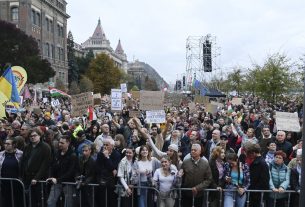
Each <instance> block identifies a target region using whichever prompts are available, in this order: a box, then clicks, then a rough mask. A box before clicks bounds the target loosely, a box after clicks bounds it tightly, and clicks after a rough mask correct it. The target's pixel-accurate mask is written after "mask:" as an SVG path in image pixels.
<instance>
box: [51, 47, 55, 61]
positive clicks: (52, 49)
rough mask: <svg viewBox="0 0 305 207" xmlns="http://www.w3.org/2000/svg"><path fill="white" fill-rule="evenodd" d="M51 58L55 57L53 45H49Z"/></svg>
mask: <svg viewBox="0 0 305 207" xmlns="http://www.w3.org/2000/svg"><path fill="white" fill-rule="evenodd" d="M51 58H55V47H54V45H51Z"/></svg>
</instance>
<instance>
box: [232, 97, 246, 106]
mask: <svg viewBox="0 0 305 207" xmlns="http://www.w3.org/2000/svg"><path fill="white" fill-rule="evenodd" d="M242 100H243V99H242V98H233V99H232V101H231V103H232V105H243V103H242Z"/></svg>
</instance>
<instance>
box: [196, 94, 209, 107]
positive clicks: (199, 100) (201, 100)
mask: <svg viewBox="0 0 305 207" xmlns="http://www.w3.org/2000/svg"><path fill="white" fill-rule="evenodd" d="M194 102H195V103H200V104H204V105H206V104H208V103H209V97H208V96H198V95H197V96H195V98H194Z"/></svg>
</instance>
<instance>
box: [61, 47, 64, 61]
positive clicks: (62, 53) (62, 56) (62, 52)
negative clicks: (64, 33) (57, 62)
mask: <svg viewBox="0 0 305 207" xmlns="http://www.w3.org/2000/svg"><path fill="white" fill-rule="evenodd" d="M60 54H61V60H65V54H64V49H63V48H61V49H60Z"/></svg>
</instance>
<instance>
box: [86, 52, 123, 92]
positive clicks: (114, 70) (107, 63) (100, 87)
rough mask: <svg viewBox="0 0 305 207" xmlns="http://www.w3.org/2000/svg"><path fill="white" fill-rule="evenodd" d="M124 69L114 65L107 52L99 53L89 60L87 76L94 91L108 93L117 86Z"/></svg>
mask: <svg viewBox="0 0 305 207" xmlns="http://www.w3.org/2000/svg"><path fill="white" fill-rule="evenodd" d="M123 73H124V71H123V70H121V69H119V68H118V67H117V66H115V64H114V61H113V60H112V59H111V58H110V57H109V56H108V55H107V54H104V53H102V54H99V55H97V56H96V58H95V59H93V60H92V61H91V62H90V65H89V69H88V71H87V73H86V75H87V77H88V78H89V79H90V80H91V81H92V82H93V91H94V93H101V94H109V93H110V91H111V89H112V88H117V87H119V84H120V82H121V78H122V77H123Z"/></svg>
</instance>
